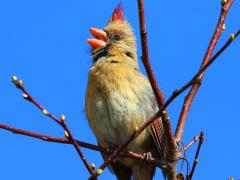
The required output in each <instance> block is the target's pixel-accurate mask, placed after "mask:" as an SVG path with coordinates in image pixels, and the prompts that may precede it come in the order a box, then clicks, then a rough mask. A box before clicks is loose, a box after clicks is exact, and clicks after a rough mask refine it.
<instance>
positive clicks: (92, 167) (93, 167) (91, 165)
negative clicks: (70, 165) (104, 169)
mask: <svg viewBox="0 0 240 180" xmlns="http://www.w3.org/2000/svg"><path fill="white" fill-rule="evenodd" d="M95 167H96V166H95V164H94V163H92V164H90V168H91V169H92V170H93V171H94V169H95Z"/></svg>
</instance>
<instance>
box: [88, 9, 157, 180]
mask: <svg viewBox="0 0 240 180" xmlns="http://www.w3.org/2000/svg"><path fill="white" fill-rule="evenodd" d="M118 8H119V7H118ZM121 11H122V10H121ZM117 12H118V11H117ZM121 15H122V14H121ZM113 16H114V21H111V19H110V22H109V24H108V25H107V26H106V27H105V28H104V30H103V31H99V30H94V29H93V30H92V32H93V35H94V36H95V37H96V38H97V39H98V40H91V41H88V42H89V44H91V45H92V47H94V48H93V52H92V55H93V65H92V68H91V69H90V70H89V75H88V86H87V91H86V113H87V118H88V121H89V124H90V127H91V128H92V130H93V132H94V133H95V136H96V138H97V140H98V143H99V144H100V145H102V146H105V147H110V148H117V147H118V146H119V145H121V144H123V143H124V142H125V141H126V140H127V138H128V137H129V136H130V135H131V134H132V133H133V131H134V130H135V129H136V128H138V127H140V126H141V125H143V123H144V122H146V121H147V120H149V119H150V118H151V116H152V115H153V114H154V113H155V112H156V110H157V109H156V101H155V98H154V95H153V92H152V88H151V86H150V83H149V81H148V79H147V78H146V77H144V76H143V74H142V73H141V72H140V71H139V68H138V62H137V55H136V42H135V38H134V34H133V32H132V29H131V27H130V25H129V24H128V22H127V21H126V20H125V19H123V18H117V17H118V14H116V10H115V11H114V14H113ZM113 16H112V17H113ZM100 41H104V42H100ZM94 43H95V44H94ZM159 122H160V121H159ZM160 123H161V122H160ZM151 133H152V134H154V131H152V130H150V129H146V130H144V132H143V133H141V134H140V135H139V136H138V137H137V138H136V139H135V140H134V141H133V142H132V143H131V144H130V145H129V147H128V149H129V150H133V151H137V152H139V153H147V152H151V153H152V154H153V155H154V156H160V155H161V154H160V153H159V151H158V149H157V145H156V144H155V143H154V139H153V137H152V136H151ZM111 169H112V171H113V172H114V173H115V174H116V176H117V177H118V179H120V180H125V179H130V177H131V175H133V177H134V179H137V180H145V179H152V176H153V174H154V170H155V167H153V166H152V165H151V164H147V163H145V162H142V161H137V160H132V159H126V158H119V159H117V161H116V162H115V163H112V164H111Z"/></svg>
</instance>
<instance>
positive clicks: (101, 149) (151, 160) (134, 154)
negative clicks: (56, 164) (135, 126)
mask: <svg viewBox="0 0 240 180" xmlns="http://www.w3.org/2000/svg"><path fill="white" fill-rule="evenodd" d="M0 129H5V130H7V131H11V132H12V133H14V134H21V135H25V136H29V137H33V138H36V139H41V140H43V141H47V142H55V143H61V144H71V142H70V141H69V140H68V139H66V138H59V137H54V136H48V135H45V134H40V133H36V132H31V131H27V130H23V129H19V128H14V127H11V126H8V125H5V124H1V123H0ZM75 141H76V142H77V144H78V145H79V146H81V147H84V148H87V149H91V150H94V151H99V152H102V153H105V154H109V153H110V152H113V150H112V149H109V148H105V147H102V146H96V145H93V144H90V143H86V142H83V141H78V140H75ZM119 156H121V157H127V158H132V159H137V160H141V161H145V162H148V163H152V164H154V165H156V166H159V167H161V168H164V167H165V165H163V164H162V163H161V162H160V160H159V159H157V158H154V157H150V158H149V157H146V156H145V155H142V154H139V153H137V152H133V151H127V152H121V153H120V154H119Z"/></svg>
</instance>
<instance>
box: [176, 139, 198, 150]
mask: <svg viewBox="0 0 240 180" xmlns="http://www.w3.org/2000/svg"><path fill="white" fill-rule="evenodd" d="M198 139H199V136H195V137H194V138H193V140H192V141H191V142H190V143H188V144H187V145H186V146H185V147H183V148H182V149H181V150H180V152H181V154H182V153H184V152H185V151H187V150H188V149H189V148H190V147H191V146H192V145H193V144H194V143H195V142H197V141H198Z"/></svg>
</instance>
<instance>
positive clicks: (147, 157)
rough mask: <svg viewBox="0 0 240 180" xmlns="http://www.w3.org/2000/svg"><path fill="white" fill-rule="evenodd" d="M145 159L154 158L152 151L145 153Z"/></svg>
mask: <svg viewBox="0 0 240 180" xmlns="http://www.w3.org/2000/svg"><path fill="white" fill-rule="evenodd" d="M143 159H146V160H147V161H148V160H150V159H152V153H151V152H147V153H144V154H143Z"/></svg>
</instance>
